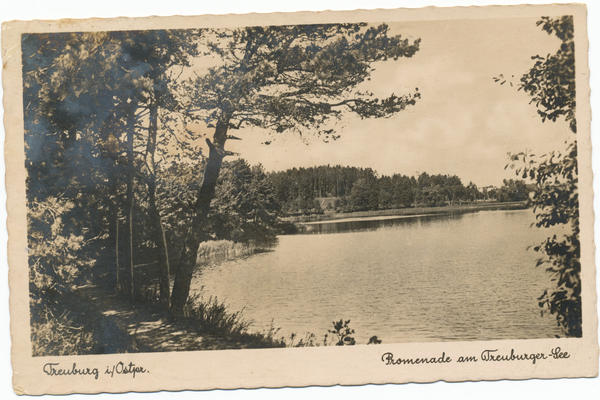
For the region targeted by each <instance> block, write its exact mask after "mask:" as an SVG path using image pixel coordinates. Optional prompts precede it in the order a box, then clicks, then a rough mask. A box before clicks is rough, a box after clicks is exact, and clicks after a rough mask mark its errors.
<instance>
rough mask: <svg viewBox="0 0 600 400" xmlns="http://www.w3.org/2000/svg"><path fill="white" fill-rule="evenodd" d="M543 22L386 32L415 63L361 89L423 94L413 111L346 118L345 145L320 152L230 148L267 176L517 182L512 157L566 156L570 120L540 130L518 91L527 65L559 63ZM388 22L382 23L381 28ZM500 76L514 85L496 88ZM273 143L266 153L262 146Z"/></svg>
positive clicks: (398, 65) (316, 142)
mask: <svg viewBox="0 0 600 400" xmlns="http://www.w3.org/2000/svg"><path fill="white" fill-rule="evenodd" d="M537 20H538V18H517V19H514V18H513V19H485V20H459V21H456V20H454V21H453V20H449V21H425V22H423V21H421V22H401V23H388V24H389V25H390V34H393V35H396V34H401V35H402V36H403V37H406V38H409V39H415V38H421V47H420V50H419V51H418V52H417V53H416V55H415V56H413V57H412V58H401V59H399V60H398V61H396V62H394V61H388V62H381V63H378V64H376V65H374V67H375V71H374V72H373V75H372V80H371V81H370V82H368V84H365V86H364V88H368V89H369V90H370V91H373V92H375V94H376V95H378V96H382V97H383V96H388V95H390V94H392V93H395V94H397V95H401V94H408V93H411V92H412V91H414V90H415V88H418V89H419V92H420V93H421V99H420V100H419V101H418V102H417V104H416V105H414V106H411V107H409V108H407V109H406V110H405V111H403V112H401V113H399V114H397V115H395V116H394V117H392V118H388V119H379V120H374V119H368V120H360V119H358V118H356V117H354V116H352V115H346V116H344V118H342V120H340V121H339V122H338V123H337V124H336V125H335V126H333V127H334V128H335V130H336V133H337V134H339V135H340V136H341V137H340V139H338V140H337V141H331V142H329V143H324V142H323V141H322V140H321V139H320V138H318V137H311V136H310V135H308V136H304V137H303V138H300V137H299V136H298V135H297V134H293V133H291V132H290V133H284V134H275V133H273V132H269V131H260V130H256V129H254V130H246V131H243V130H242V131H239V132H236V133H235V134H236V135H238V134H239V135H238V136H240V137H242V138H243V140H242V141H240V142H237V141H236V142H228V144H227V147H228V149H229V150H230V151H234V152H238V153H240V154H241V157H243V158H245V159H246V160H248V161H249V162H250V163H251V164H256V163H262V165H263V166H264V167H265V169H266V170H267V171H278V170H285V169H288V168H293V167H311V166H315V165H323V164H325V165H326V164H330V165H336V164H340V165H344V166H346V165H348V166H356V167H363V168H367V167H369V168H372V169H374V170H375V171H377V172H378V173H379V174H380V175H392V174H394V173H399V174H403V175H408V176H412V175H416V174H419V173H422V172H427V173H429V174H448V175H457V176H459V177H460V178H461V179H462V181H463V183H464V184H465V185H466V184H468V183H469V182H470V181H472V182H474V183H475V184H477V185H478V186H479V187H483V186H489V185H493V186H501V185H502V180H503V179H510V178H515V177H516V176H515V174H514V171H512V170H510V169H508V170H507V171H505V169H504V167H505V166H506V164H507V163H508V155H507V153H509V152H520V151H525V150H527V151H529V152H533V153H534V154H538V155H539V154H543V153H545V152H547V151H549V150H553V149H554V150H560V149H563V148H564V142H565V141H566V140H567V139H568V135H569V133H570V131H569V128H568V125H567V124H566V123H565V122H564V121H557V122H555V123H550V122H546V123H542V120H541V118H540V117H539V116H538V115H537V113H536V108H535V105H533V104H532V105H530V104H529V101H530V97H529V96H528V95H527V94H525V93H523V92H522V91H517V83H518V81H519V78H520V77H521V76H522V75H523V73H525V72H526V71H528V69H529V68H531V66H532V65H533V61H532V60H531V56H533V55H536V54H540V55H544V56H545V55H547V54H549V53H552V54H554V53H555V52H556V50H557V49H558V46H559V43H560V42H559V40H558V39H557V38H556V37H555V36H554V35H548V34H547V33H546V32H543V31H542V30H541V29H540V28H539V27H537V26H536V21H537ZM383 22H385V21H383ZM499 74H503V75H504V76H505V77H511V76H512V75H514V78H512V80H513V81H514V83H515V86H514V87H511V86H510V85H509V83H506V84H504V85H500V84H499V83H496V82H494V80H493V78H494V77H497V76H498V75H499ZM265 141H270V142H271V144H270V145H264V144H262V143H263V142H265Z"/></svg>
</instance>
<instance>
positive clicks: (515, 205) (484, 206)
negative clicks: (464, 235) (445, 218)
mask: <svg viewBox="0 0 600 400" xmlns="http://www.w3.org/2000/svg"><path fill="white" fill-rule="evenodd" d="M525 208H527V203H526V202H524V201H516V202H509V203H483V202H480V203H471V204H464V205H454V206H445V207H416V208H399V209H394V210H377V211H357V212H352V213H328V214H315V215H303V216H299V217H287V218H283V219H284V221H285V222H288V223H302V222H318V221H330V220H336V219H345V218H366V217H382V216H397V215H420V214H446V213H451V212H469V211H481V210H520V209H525Z"/></svg>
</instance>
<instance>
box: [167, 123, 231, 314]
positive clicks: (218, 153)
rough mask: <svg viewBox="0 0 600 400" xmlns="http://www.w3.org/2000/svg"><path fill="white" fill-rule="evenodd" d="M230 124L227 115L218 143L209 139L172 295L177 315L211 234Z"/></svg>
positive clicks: (220, 126)
mask: <svg viewBox="0 0 600 400" xmlns="http://www.w3.org/2000/svg"><path fill="white" fill-rule="evenodd" d="M228 125H229V118H227V117H223V118H221V119H219V121H218V122H217V127H216V129H215V134H214V136H213V140H214V143H211V142H210V140H208V139H206V142H207V143H208V146H209V149H210V150H209V154H208V161H207V163H206V167H205V169H204V176H203V178H202V185H201V186H200V188H199V189H198V199H197V200H196V205H195V210H194V211H195V215H194V218H193V220H192V223H191V225H190V228H189V230H188V234H187V237H186V239H185V243H184V245H183V249H182V250H181V258H180V260H179V267H178V268H177V275H176V276H175V282H174V285H173V293H172V294H171V311H172V312H173V313H174V314H181V313H182V312H183V306H184V305H185V303H186V302H187V299H188V295H189V293H190V284H191V282H192V275H193V273H194V267H195V266H196V259H197V257H198V246H200V243H201V242H203V241H205V240H208V238H209V233H208V232H206V231H205V230H204V226H205V222H206V218H207V216H208V213H209V211H210V203H211V201H212V199H213V197H214V195H215V188H216V186H217V179H218V177H219V172H220V171H221V164H222V163H223V158H224V157H225V155H226V151H225V142H226V141H227V128H228Z"/></svg>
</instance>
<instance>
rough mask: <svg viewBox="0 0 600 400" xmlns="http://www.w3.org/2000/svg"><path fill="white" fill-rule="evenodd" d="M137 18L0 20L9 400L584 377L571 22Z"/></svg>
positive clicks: (581, 14)
mask: <svg viewBox="0 0 600 400" xmlns="http://www.w3.org/2000/svg"><path fill="white" fill-rule="evenodd" d="M461 13H462V14H461ZM135 21H136V23H134V24H132V25H133V29H132V28H131V27H130V28H129V29H128V30H124V29H123V27H122V25H120V24H119V22H118V20H114V21H111V20H103V21H89V22H77V23H73V25H72V26H69V24H66V25H62V26H61V28H60V29H52V28H51V27H50V25H48V24H47V23H44V22H38V23H31V24H27V23H13V24H12V25H8V27H9V28H12V31H10V32H9V35H8V36H9V38H8V39H6V38H5V39H4V40H5V42H3V58H8V57H7V55H8V53H7V51H8V49H9V47H8V44H9V42H8V40H13V41H14V43H18V46H17V48H18V51H17V52H15V51H16V50H14V49H15V48H14V47H10V49H11V51H12V53H11V54H10V57H11V58H10V62H11V64H10V65H9V66H10V68H12V69H11V72H12V73H13V75H12V76H14V77H17V79H18V82H20V83H19V86H18V87H16V86H14V88H13V87H12V86H9V85H7V93H10V94H11V95H12V96H13V97H12V98H13V99H15V100H18V102H13V104H12V111H13V112H14V115H15V116H16V117H17V118H15V123H14V126H11V125H9V124H7V132H8V134H7V135H8V136H9V137H8V139H7V141H8V142H9V144H10V145H7V152H8V151H11V150H12V151H13V152H12V153H11V155H10V157H9V155H8V153H7V164H8V165H7V168H8V169H9V173H10V171H12V172H14V174H11V175H13V177H12V178H11V179H7V187H8V192H9V204H10V203H11V202H12V204H20V206H19V207H20V208H19V209H18V210H17V209H13V211H10V214H11V215H10V217H9V227H10V228H9V229H10V230H9V232H10V235H11V239H10V240H11V244H10V245H11V249H12V254H11V260H10V262H11V299H13V300H12V301H13V303H12V306H11V312H12V315H15V312H16V310H17V309H18V310H19V311H18V312H19V313H20V317H19V319H18V321H16V322H14V323H13V328H12V329H13V332H19V333H20V336H19V339H17V340H16V341H15V345H14V347H13V349H14V350H13V357H14V361H13V365H14V366H15V371H19V370H20V367H24V368H25V366H26V368H25V369H23V371H25V370H26V371H27V372H26V373H25V372H24V373H22V374H21V375H20V376H15V388H16V391H17V392H22V393H30V394H40V393H70V392H99V391H122V390H141V391H149V390H160V389H167V390H173V389H210V388H232V387H260V386H275V387H277V386H286V385H287V386H290V385H291V386H297V385H310V384H313V385H318V384H340V383H341V384H360V383H384V382H406V381H417V382H423V381H432V380H437V379H446V380H465V379H500V378H529V377H566V376H590V375H594V374H597V354H598V346H597V340H596V339H597V338H596V336H597V334H596V326H597V316H596V310H595V299H596V293H595V285H594V275H595V267H594V262H593V246H592V243H593V242H592V241H593V234H592V218H590V217H591V216H592V213H591V199H592V192H591V168H590V165H591V164H590V138H589V136H590V132H589V95H588V83H587V80H586V79H584V77H586V76H587V59H586V54H587V53H586V51H585V50H586V48H587V47H586V43H587V42H586V36H585V32H586V25H585V9H584V8H582V7H580V6H547V7H545V6H544V7H523V8H521V9H520V10H519V9H518V8H515V7H492V8H489V9H488V8H479V9H470V10H469V11H464V10H463V11H460V10H454V9H448V10H446V12H444V11H443V10H395V11H393V12H392V13H389V12H388V13H383V12H381V11H379V12H375V11H373V12H355V13H325V14H321V15H319V16H317V15H315V14H311V13H299V14H289V15H287V16H286V17H282V16H281V15H279V16H277V17H275V16H255V18H254V20H248V19H246V20H244V22H242V19H240V18H239V16H238V17H236V16H230V17H226V18H225V17H224V18H221V19H214V18H203V17H198V18H194V19H190V18H164V19H163V18H152V19H140V20H135ZM92 22H93V23H92ZM250 22H252V23H250ZM11 43H12V42H11ZM6 81H7V78H5V85H6ZM9 89H17V90H14V91H9ZM578 97H579V101H578V100H577V98H578ZM576 104H577V105H578V107H576ZM17 105H18V107H17ZM17 149H18V150H19V152H20V154H19V153H17V152H14V150H17ZM19 201H20V203H19ZM9 210H11V208H10V205H9ZM23 248H26V249H27V251H26V252H23V251H22V250H19V249H23ZM17 271H18V272H17ZM13 335H14V333H13ZM13 337H14V336H13ZM590 354H591V355H592V356H593V357H590ZM76 356H77V357H76ZM81 356H84V357H81ZM231 357H234V358H235V360H236V362H235V365H230V360H231ZM228 360H229V361H228ZM339 363H342V364H343V366H339V367H337V368H332V366H333V365H336V366H337V365H339ZM445 364H448V365H452V367H453V368H452V370H449V369H447V368H444V365H445ZM184 365H186V366H188V365H192V366H194V367H193V368H191V369H190V368H189V367H186V368H185V369H184V370H182V367H183V366H184ZM315 365H318V367H315ZM482 365H483V367H482ZM515 365H518V368H515ZM576 366H577V367H576ZM399 369H401V370H402V371H403V372H402V373H399V372H398V370H399ZM174 370H175V371H178V373H177V374H175V375H173V374H172V371H174ZM192 370H195V371H202V372H203V374H204V376H208V378H206V379H201V380H194V379H192V375H193V373H192ZM323 371H328V373H321V372H323ZM348 371H353V373H352V374H349V373H348ZM407 371H408V372H407ZM163 374H166V375H165V376H167V375H168V376H171V377H172V378H171V379H167V380H166V381H162V382H161V383H159V382H157V381H156V378H155V377H156V376H162V375H163ZM150 376H152V378H151V377H150ZM173 376H176V377H173ZM134 379H135V381H134ZM150 381H152V383H150ZM57 382H61V383H60V384H61V385H64V386H61V388H60V389H56V385H57ZM136 382H137V383H136ZM140 382H143V383H142V385H141V386H140ZM157 385H159V386H157Z"/></svg>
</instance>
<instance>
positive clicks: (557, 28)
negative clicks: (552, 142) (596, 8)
mask: <svg viewBox="0 0 600 400" xmlns="http://www.w3.org/2000/svg"><path fill="white" fill-rule="evenodd" d="M537 25H538V26H541V27H542V29H543V30H544V31H545V32H547V33H548V34H555V35H556V36H557V37H558V39H560V41H561V44H560V47H559V49H558V50H557V52H556V54H554V55H548V56H547V57H541V56H539V55H536V56H533V57H532V59H533V60H535V64H534V66H533V67H532V68H531V69H530V70H529V71H528V72H527V73H525V74H524V75H523V77H522V78H521V84H520V86H519V89H523V90H525V91H526V92H527V93H528V94H529V95H530V96H532V100H531V102H534V103H535V104H536V106H537V108H538V114H539V115H540V117H541V118H542V122H545V121H546V120H550V121H552V122H556V121H557V120H559V119H561V118H564V120H565V121H566V122H567V123H568V124H569V129H570V131H572V132H573V133H576V132H577V122H576V102H575V94H576V90H575V81H576V75H575V71H576V69H575V44H574V34H575V27H574V23H573V16H570V15H566V16H562V17H559V18H555V19H553V18H550V17H542V18H541V20H540V21H538V23H537ZM566 144H567V146H566V149H565V150H564V151H552V152H550V153H549V154H546V155H542V156H541V157H536V156H535V155H534V154H530V153H527V152H521V153H517V154H513V155H512V156H511V161H512V163H511V167H513V168H516V171H517V174H518V175H519V176H522V177H523V178H530V179H532V180H533V181H534V182H535V187H534V188H535V190H534V192H533V197H532V199H531V203H532V205H533V207H534V211H535V212H536V226H537V227H551V226H565V227H566V228H568V230H569V231H570V232H569V233H568V234H566V235H564V236H562V237H561V236H557V235H553V236H552V237H549V238H547V239H546V240H545V241H544V242H543V243H541V244H540V245H538V246H536V247H535V249H536V250H537V251H539V252H540V253H542V254H544V257H543V258H541V259H539V260H538V263H537V265H538V266H540V265H546V271H548V272H549V273H550V274H551V276H552V279H553V282H554V284H555V286H554V287H550V288H548V289H547V290H545V291H544V293H543V294H542V296H540V298H539V301H540V303H539V304H540V307H542V313H545V312H547V313H550V314H552V315H555V316H556V320H557V323H558V325H559V326H560V327H561V328H562V329H563V331H564V332H565V334H566V336H574V337H581V335H582V323H583V322H582V314H581V277H580V273H581V262H580V253H581V247H580V242H579V231H580V229H579V194H578V169H577V140H576V139H574V138H573V139H568V140H567V141H566Z"/></svg>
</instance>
